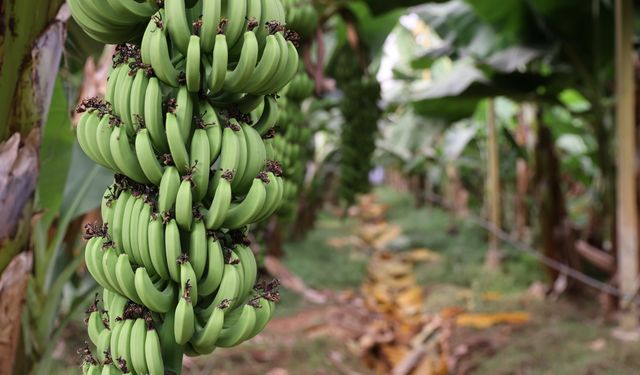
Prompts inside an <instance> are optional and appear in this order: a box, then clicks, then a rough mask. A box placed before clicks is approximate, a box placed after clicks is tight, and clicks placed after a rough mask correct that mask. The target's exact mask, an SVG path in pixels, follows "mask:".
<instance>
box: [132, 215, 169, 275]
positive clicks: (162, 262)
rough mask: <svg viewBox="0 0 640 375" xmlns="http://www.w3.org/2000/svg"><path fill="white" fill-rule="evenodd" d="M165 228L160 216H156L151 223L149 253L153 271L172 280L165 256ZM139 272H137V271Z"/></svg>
mask: <svg viewBox="0 0 640 375" xmlns="http://www.w3.org/2000/svg"><path fill="white" fill-rule="evenodd" d="M164 237H165V226H164V224H163V223H162V218H161V217H160V215H155V217H152V218H151V221H150V222H149V253H150V255H151V263H153V269H154V270H155V271H156V272H157V273H158V275H159V276H160V277H161V278H162V279H164V280H168V279H170V278H171V275H170V274H169V266H168V265H167V258H166V254H165V238H164ZM136 272H137V271H136Z"/></svg>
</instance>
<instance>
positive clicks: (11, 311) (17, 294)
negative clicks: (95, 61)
mask: <svg viewBox="0 0 640 375" xmlns="http://www.w3.org/2000/svg"><path fill="white" fill-rule="evenodd" d="M62 2H63V1H62V0H4V1H0V17H1V18H0V20H2V22H1V23H0V124H1V125H0V311H2V314H0V327H4V328H9V329H8V330H7V331H4V330H3V332H4V334H3V339H2V340H0V375H5V374H7V375H8V374H13V373H22V372H20V370H19V369H15V368H14V366H15V365H16V364H17V363H19V362H20V361H16V357H22V355H23V354H24V353H21V352H20V349H21V348H22V347H23V345H20V329H19V327H20V316H21V312H22V306H23V305H24V300H25V292H26V286H27V278H28V274H29V273H30V271H31V267H32V266H31V265H32V259H31V255H30V254H29V253H24V251H25V250H26V249H28V239H29V226H30V222H31V219H32V216H33V212H32V201H33V193H34V190H35V186H36V178H37V176H38V153H39V147H40V130H41V125H42V124H43V123H44V122H45V120H46V118H47V114H48V110H49V104H50V101H51V94H52V91H53V87H54V83H55V79H56V76H57V72H58V66H59V63H60V59H61V57H62V50H63V45H64V40H65V38H66V28H65V21H66V19H67V18H68V15H67V14H66V12H65V11H64V9H63V10H61V9H60V5H61V4H62ZM59 10H60V12H59Z"/></svg>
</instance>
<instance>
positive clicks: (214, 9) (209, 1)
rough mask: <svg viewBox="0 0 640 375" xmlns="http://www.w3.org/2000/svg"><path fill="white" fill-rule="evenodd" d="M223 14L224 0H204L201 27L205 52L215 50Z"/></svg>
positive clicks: (202, 44) (201, 38) (202, 46)
mask: <svg viewBox="0 0 640 375" xmlns="http://www.w3.org/2000/svg"><path fill="white" fill-rule="evenodd" d="M221 15H222V0H204V1H203V2H202V26H201V27H200V46H201V48H202V50H203V51H204V52H207V53H209V52H211V51H213V46H214V45H215V42H216V35H217V33H218V25H219V24H220V18H221ZM225 69H226V64H225Z"/></svg>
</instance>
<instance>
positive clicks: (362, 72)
mask: <svg viewBox="0 0 640 375" xmlns="http://www.w3.org/2000/svg"><path fill="white" fill-rule="evenodd" d="M330 69H331V72H332V73H333V76H334V77H335V78H336V81H337V84H338V87H339V88H340V90H342V92H343V95H344V97H343V98H342V101H341V102H340V110H341V112H342V117H343V119H344V123H343V125H342V135H341V139H340V142H341V144H340V154H341V159H340V189H339V192H340V196H341V198H342V199H343V200H345V201H346V202H347V204H348V205H352V204H353V203H354V202H355V200H356V197H357V196H358V195H359V194H363V193H366V192H368V191H369V189H370V184H369V172H370V171H371V169H372V167H373V165H372V162H371V159H372V156H373V152H374V151H375V149H376V138H377V134H378V119H379V118H380V116H381V114H382V112H381V110H380V108H379V107H378V101H379V100H380V84H379V83H378V81H377V79H376V77H375V76H374V75H372V74H370V73H368V72H367V71H366V68H364V67H363V66H362V62H361V61H359V60H358V58H357V54H356V53H355V52H354V51H353V50H352V49H351V47H350V46H349V45H348V44H346V43H345V44H343V45H342V46H341V47H338V48H337V50H336V52H335V54H334V56H333V58H332V61H331V62H330Z"/></svg>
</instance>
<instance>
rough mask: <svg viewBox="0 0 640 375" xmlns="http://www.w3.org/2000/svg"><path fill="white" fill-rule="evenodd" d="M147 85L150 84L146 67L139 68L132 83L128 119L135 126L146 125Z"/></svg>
mask: <svg viewBox="0 0 640 375" xmlns="http://www.w3.org/2000/svg"><path fill="white" fill-rule="evenodd" d="M147 86H149V77H148V76H147V72H146V70H145V69H144V68H139V69H138V70H137V71H136V74H135V77H134V79H133V84H132V85H131V95H130V104H129V113H130V116H131V117H130V118H129V119H128V120H127V121H131V124H132V125H133V128H134V129H136V127H143V126H144V122H145V121H144V98H145V96H146V92H147Z"/></svg>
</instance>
